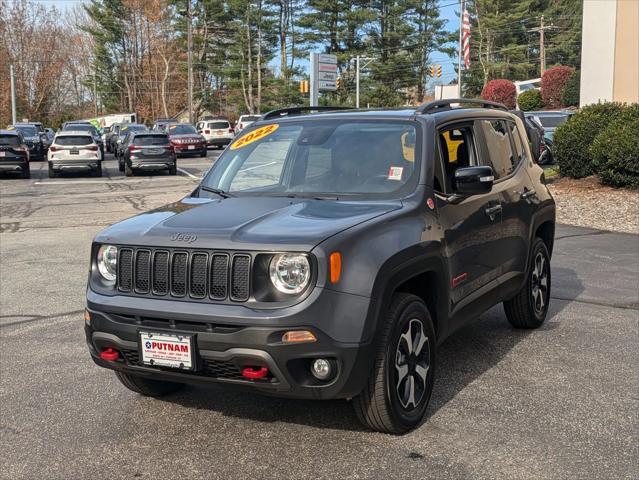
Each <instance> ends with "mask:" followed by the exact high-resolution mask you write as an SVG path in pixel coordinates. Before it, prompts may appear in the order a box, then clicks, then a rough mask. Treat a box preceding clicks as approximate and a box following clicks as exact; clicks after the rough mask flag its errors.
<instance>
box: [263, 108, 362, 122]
mask: <svg viewBox="0 0 639 480" xmlns="http://www.w3.org/2000/svg"><path fill="white" fill-rule="evenodd" d="M336 110H352V108H351V107H331V106H315V107H288V108H280V109H279V110H271V111H270V112H267V113H265V114H264V115H262V118H261V120H271V119H273V118H280V117H291V116H296V115H303V114H304V113H305V112H307V113H314V112H330V111H336Z"/></svg>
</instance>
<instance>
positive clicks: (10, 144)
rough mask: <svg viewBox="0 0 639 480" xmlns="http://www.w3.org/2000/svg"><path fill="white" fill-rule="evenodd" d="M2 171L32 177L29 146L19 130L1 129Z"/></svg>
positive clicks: (0, 171)
mask: <svg viewBox="0 0 639 480" xmlns="http://www.w3.org/2000/svg"><path fill="white" fill-rule="evenodd" d="M0 173H18V174H20V177H21V178H31V173H30V170H29V147H28V146H27V145H26V143H25V141H24V137H23V136H22V133H20V132H19V131H17V130H0Z"/></svg>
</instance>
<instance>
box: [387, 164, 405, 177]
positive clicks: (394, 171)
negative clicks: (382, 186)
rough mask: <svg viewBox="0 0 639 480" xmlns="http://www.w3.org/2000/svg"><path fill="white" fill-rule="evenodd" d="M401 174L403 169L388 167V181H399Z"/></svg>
mask: <svg viewBox="0 0 639 480" xmlns="http://www.w3.org/2000/svg"><path fill="white" fill-rule="evenodd" d="M402 173H404V167H390V169H389V170H388V179H389V180H401V179H402Z"/></svg>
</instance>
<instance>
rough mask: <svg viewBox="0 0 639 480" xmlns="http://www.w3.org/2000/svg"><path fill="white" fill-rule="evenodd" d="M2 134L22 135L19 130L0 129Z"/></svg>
mask: <svg viewBox="0 0 639 480" xmlns="http://www.w3.org/2000/svg"><path fill="white" fill-rule="evenodd" d="M0 135H16V136H20V132H18V131H17V130H1V129H0Z"/></svg>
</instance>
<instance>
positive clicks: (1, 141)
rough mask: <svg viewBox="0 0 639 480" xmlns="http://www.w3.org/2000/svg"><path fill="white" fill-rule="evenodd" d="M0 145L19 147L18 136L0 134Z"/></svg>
mask: <svg viewBox="0 0 639 480" xmlns="http://www.w3.org/2000/svg"><path fill="white" fill-rule="evenodd" d="M0 145H3V146H9V147H19V146H20V137H18V136H17V135H0Z"/></svg>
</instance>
